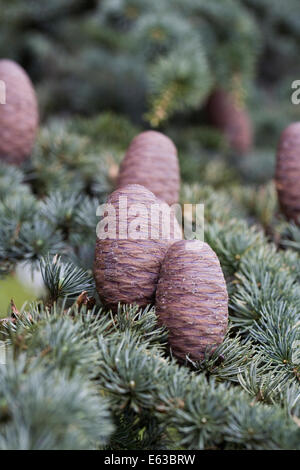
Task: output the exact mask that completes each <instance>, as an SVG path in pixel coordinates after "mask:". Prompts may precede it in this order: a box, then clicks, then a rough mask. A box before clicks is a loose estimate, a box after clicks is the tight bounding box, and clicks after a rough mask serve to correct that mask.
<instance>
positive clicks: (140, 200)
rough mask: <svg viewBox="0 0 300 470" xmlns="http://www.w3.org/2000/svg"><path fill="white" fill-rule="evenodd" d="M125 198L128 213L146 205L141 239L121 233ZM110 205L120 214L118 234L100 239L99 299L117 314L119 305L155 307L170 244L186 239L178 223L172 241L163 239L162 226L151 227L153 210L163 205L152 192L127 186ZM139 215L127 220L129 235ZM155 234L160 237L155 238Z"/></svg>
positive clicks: (114, 195) (97, 255)
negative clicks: (158, 282) (134, 206)
mask: <svg viewBox="0 0 300 470" xmlns="http://www.w3.org/2000/svg"><path fill="white" fill-rule="evenodd" d="M121 196H122V197H123V198H124V197H126V198H127V206H128V213H129V211H130V210H131V211H132V210H133V205H135V204H143V205H144V206H145V208H146V209H147V213H146V214H144V215H143V214H142V213H139V216H138V217H139V223H140V232H139V233H140V236H141V239H134V237H132V236H131V237H130V236H129V238H127V239H126V238H125V237H124V235H122V233H121V228H120V224H119V222H120V211H119V203H120V197H121ZM123 201H124V199H123ZM107 203H108V204H111V205H112V206H113V207H114V208H115V210H116V220H117V227H116V228H117V230H116V236H114V234H110V235H109V238H106V239H101V238H99V236H98V237H97V242H96V250H95V264H94V276H95V280H96V287H97V292H98V294H99V297H100V299H101V301H102V303H103V304H104V305H105V306H106V307H107V308H111V309H112V310H113V311H116V310H117V307H118V303H119V302H120V303H126V304H137V305H139V306H140V307H145V306H146V305H148V304H153V303H154V297H155V291H156V287H157V281H158V274H159V270H160V267H161V263H162V260H163V258H164V255H165V253H166V251H167V249H168V246H170V243H172V242H174V240H175V239H177V240H178V239H180V238H182V234H181V232H180V228H179V225H178V222H177V221H176V220H175V222H174V219H171V229H170V237H169V238H167V237H166V238H163V237H164V233H163V230H162V225H163V224H162V222H161V221H158V222H156V221H155V220H154V219H153V220H152V223H151V224H150V217H149V214H150V210H151V206H152V207H153V205H155V204H159V201H158V199H157V198H156V197H155V196H154V194H153V193H151V191H149V190H148V189H146V188H144V187H143V186H140V185H127V186H124V187H122V188H119V189H117V190H116V191H114V192H113V193H112V194H111V195H110V197H109V198H108V200H107ZM135 215H136V214H135V213H133V214H132V215H128V216H127V217H126V218H125V224H124V226H125V230H126V231H127V229H128V227H132V223H133V222H134V221H135V220H136V218H135ZM104 216H105V214H104ZM173 222H174V224H173ZM173 227H174V229H173ZM151 229H152V232H151ZM155 231H156V233H157V236H156V235H153V233H154V232H155ZM151 237H152V238H151ZM153 237H157V238H155V239H154V238H153Z"/></svg>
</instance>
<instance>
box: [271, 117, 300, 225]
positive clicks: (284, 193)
mask: <svg viewBox="0 0 300 470" xmlns="http://www.w3.org/2000/svg"><path fill="white" fill-rule="evenodd" d="M275 180H276V189H277V194H278V200H279V204H280V207H281V209H282V212H283V213H284V214H285V215H286V217H287V218H288V219H290V220H293V221H294V222H296V223H298V225H299V224H300V122H294V123H292V124H290V125H289V126H288V127H287V128H286V129H285V130H284V131H283V132H282V134H281V137H280V140H279V145H278V150H277V164H276V176H275Z"/></svg>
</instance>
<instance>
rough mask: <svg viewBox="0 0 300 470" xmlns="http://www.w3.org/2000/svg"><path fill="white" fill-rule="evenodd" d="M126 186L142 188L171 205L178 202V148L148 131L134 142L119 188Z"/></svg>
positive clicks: (122, 172)
mask: <svg viewBox="0 0 300 470" xmlns="http://www.w3.org/2000/svg"><path fill="white" fill-rule="evenodd" d="M126 184H141V185H143V186H145V188H147V189H149V190H150V191H152V192H153V193H154V194H155V196H157V197H158V198H159V199H161V200H162V201H165V202H166V203H167V204H169V205H172V204H174V203H177V202H178V200H179V186H180V176H179V164H178V158H177V150H176V147H175V145H174V144H173V142H172V140H171V139H169V137H167V136H165V135H164V134H161V133H160V132H156V131H145V132H142V133H141V134H139V135H137V136H136V137H135V138H134V139H133V140H132V142H131V144H130V146H129V148H128V150H127V152H126V155H125V157H124V160H123V162H122V164H121V166H120V172H119V178H118V187H121V186H125V185H126Z"/></svg>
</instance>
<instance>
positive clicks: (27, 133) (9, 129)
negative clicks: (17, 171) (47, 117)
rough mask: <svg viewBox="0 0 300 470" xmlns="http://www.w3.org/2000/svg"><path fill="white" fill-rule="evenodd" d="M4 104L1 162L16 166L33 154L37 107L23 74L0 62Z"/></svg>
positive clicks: (9, 63) (0, 119)
mask: <svg viewBox="0 0 300 470" xmlns="http://www.w3.org/2000/svg"><path fill="white" fill-rule="evenodd" d="M0 80H1V81H2V82H3V83H4V84H5V101H6V102H5V103H3V104H0V159H1V160H3V161H5V162H7V163H11V164H15V165H19V164H20V163H22V162H23V160H24V159H26V158H27V157H28V156H29V155H30V153H31V150H32V147H33V144H34V140H35V135H36V131H37V127H38V120H39V117H38V104H37V98H36V94H35V91H34V89H33V86H32V83H31V81H30V79H29V77H28V75H27V74H26V72H25V71H24V70H23V69H22V67H20V66H19V65H18V64H16V63H15V62H13V61H10V60H6V59H4V60H0Z"/></svg>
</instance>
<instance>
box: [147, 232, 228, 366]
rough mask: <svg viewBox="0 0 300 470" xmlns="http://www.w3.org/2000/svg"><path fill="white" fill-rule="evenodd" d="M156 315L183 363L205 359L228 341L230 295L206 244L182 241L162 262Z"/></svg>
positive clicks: (174, 246) (175, 244)
mask: <svg viewBox="0 0 300 470" xmlns="http://www.w3.org/2000/svg"><path fill="white" fill-rule="evenodd" d="M155 305H156V313H157V315H158V318H159V322H160V323H161V324H163V325H165V326H166V327H167V328H168V330H169V344H170V346H171V348H172V352H173V354H174V356H175V357H177V358H178V359H179V360H181V361H184V360H185V359H186V356H187V355H188V356H189V357H190V358H191V359H192V360H202V359H203V358H204V356H205V352H206V350H210V351H213V350H214V349H215V348H216V347H217V346H218V345H219V344H221V343H222V342H223V340H224V336H225V333H226V329H227V323H228V294H227V288H226V283H225V280H224V276H223V272H222V269H221V266H220V263H219V260H218V257H217V255H216V254H215V252H214V251H213V250H212V249H211V248H210V246H209V245H207V244H206V243H203V242H200V241H197V240H189V241H187V240H181V241H178V242H175V243H173V244H172V245H171V246H170V248H169V249H168V251H167V253H166V256H165V258H164V261H163V263H162V267H161V271H160V276H159V281H158V286H157V292H156V303H155Z"/></svg>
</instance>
